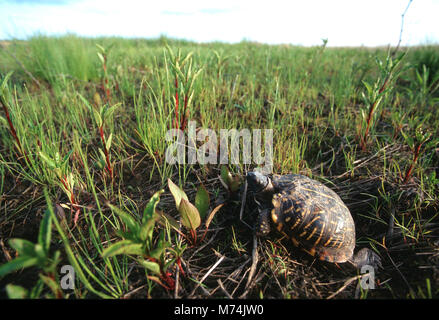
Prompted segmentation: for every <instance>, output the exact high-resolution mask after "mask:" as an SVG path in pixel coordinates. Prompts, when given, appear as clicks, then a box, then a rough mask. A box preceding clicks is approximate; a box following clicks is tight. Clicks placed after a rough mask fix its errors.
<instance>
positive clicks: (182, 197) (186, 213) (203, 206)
mask: <svg viewBox="0 0 439 320" xmlns="http://www.w3.org/2000/svg"><path fill="white" fill-rule="evenodd" d="M168 187H169V190H170V191H171V193H172V195H173V197H174V200H175V206H176V207H177V210H178V212H179V213H180V215H181V223H182V224H183V226H184V227H186V228H187V229H188V230H189V232H190V235H191V238H190V241H191V243H192V245H193V246H195V245H196V244H197V231H196V230H197V228H198V227H199V226H200V225H201V220H203V219H205V218H206V221H205V227H206V229H205V231H204V234H203V236H202V238H201V241H203V240H204V238H205V236H206V233H207V230H208V229H209V225H210V223H211V222H212V219H213V218H214V216H215V214H216V213H217V212H218V211H219V209H221V207H222V206H223V204H220V205H218V206H217V207H216V208H215V209H213V210H212V211H211V212H210V214H209V216H207V212H208V210H209V206H210V197H209V193H208V192H207V190H206V188H205V187H204V186H203V185H202V184H200V186H199V187H198V189H197V194H196V195H195V205H193V204H192V203H191V202H190V201H189V199H188V196H187V195H186V193H185V192H184V191H183V190H182V189H180V188H179V187H178V186H177V185H176V184H175V183H173V182H172V181H171V180H170V179H168ZM206 216H207V217H206Z"/></svg>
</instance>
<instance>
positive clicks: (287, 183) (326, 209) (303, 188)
mask: <svg viewBox="0 0 439 320" xmlns="http://www.w3.org/2000/svg"><path fill="white" fill-rule="evenodd" d="M272 183H273V186H274V195H273V199H272V205H273V209H272V211H271V219H272V221H273V223H274V225H275V226H276V229H277V230H278V231H279V232H281V233H283V234H284V235H286V236H287V237H288V238H290V239H291V240H292V241H293V243H294V244H295V245H296V246H298V247H301V248H302V249H303V250H305V251H306V252H308V253H309V254H311V255H312V256H317V257H318V258H319V259H320V260H325V261H329V262H339V263H342V262H346V261H347V260H349V259H351V258H352V256H353V250H354V247H355V226H354V221H353V219H352V216H351V214H350V212H349V209H348V208H347V207H346V205H345V204H344V203H343V201H342V200H341V199H340V197H339V196H338V195H337V194H336V193H335V192H334V191H332V190H331V189H330V188H328V187H326V186H325V185H323V184H322V183H320V182H318V181H315V180H312V179H310V178H308V177H306V176H303V175H293V174H289V175H283V176H280V175H273V177H272Z"/></svg>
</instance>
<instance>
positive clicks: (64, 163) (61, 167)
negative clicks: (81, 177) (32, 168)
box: [39, 150, 80, 225]
mask: <svg viewBox="0 0 439 320" xmlns="http://www.w3.org/2000/svg"><path fill="white" fill-rule="evenodd" d="M72 153H73V150H71V151H70V152H69V153H68V154H67V155H65V156H64V158H62V159H61V156H60V154H59V152H56V153H55V156H54V157H50V156H49V155H47V154H45V153H44V152H42V151H40V152H39V155H40V158H41V159H42V160H43V161H44V162H45V163H46V164H47V166H48V168H49V169H50V170H52V171H53V172H54V173H55V175H56V176H57V178H58V181H59V183H60V186H61V189H62V190H63V191H64V193H65V194H66V195H67V197H68V198H69V201H70V204H71V207H70V212H71V213H72V212H73V211H74V212H75V217H74V219H73V223H74V224H75V225H76V223H77V222H78V218H79V213H80V209H79V204H78V202H77V201H76V197H75V193H74V186H75V184H76V182H77V179H76V178H75V175H74V174H73V173H72V172H69V170H68V161H69V157H70V155H71V154H72Z"/></svg>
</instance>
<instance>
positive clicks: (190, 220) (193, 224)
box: [178, 199, 201, 230]
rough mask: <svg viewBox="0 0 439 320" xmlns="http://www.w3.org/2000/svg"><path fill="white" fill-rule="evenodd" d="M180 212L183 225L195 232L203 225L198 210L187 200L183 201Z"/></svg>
mask: <svg viewBox="0 0 439 320" xmlns="http://www.w3.org/2000/svg"><path fill="white" fill-rule="evenodd" d="M178 211H179V212H180V214H181V223H182V224H183V225H184V226H185V227H186V228H189V229H192V230H195V229H197V228H198V227H199V226H200V224H201V219H200V213H199V212H198V209H197V208H196V207H195V206H194V205H193V204H192V203H190V202H189V201H187V200H186V199H181V202H180V207H179V209H178Z"/></svg>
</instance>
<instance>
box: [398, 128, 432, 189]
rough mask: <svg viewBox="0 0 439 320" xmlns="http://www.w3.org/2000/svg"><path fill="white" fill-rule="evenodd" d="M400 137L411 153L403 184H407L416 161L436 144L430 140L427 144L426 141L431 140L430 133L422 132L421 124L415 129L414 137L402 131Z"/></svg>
mask: <svg viewBox="0 0 439 320" xmlns="http://www.w3.org/2000/svg"><path fill="white" fill-rule="evenodd" d="M401 134H402V136H403V137H404V140H405V141H406V143H407V145H408V146H409V147H410V150H411V152H412V155H413V158H412V161H411V164H410V166H409V168H408V169H407V171H406V173H405V176H404V179H403V183H404V184H405V183H407V182H408V181H409V180H410V177H411V176H412V173H413V169H414V167H415V165H416V163H417V161H418V158H419V156H420V155H421V153H422V152H423V151H425V149H428V148H430V147H432V146H433V145H435V144H437V141H435V140H431V141H430V142H428V143H427V141H428V140H430V138H431V132H424V130H423V129H422V124H419V125H418V126H417V127H416V129H415V134H414V137H412V136H410V135H408V134H407V133H405V132H404V131H401ZM424 145H425V147H424V149H422V146H424Z"/></svg>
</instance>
